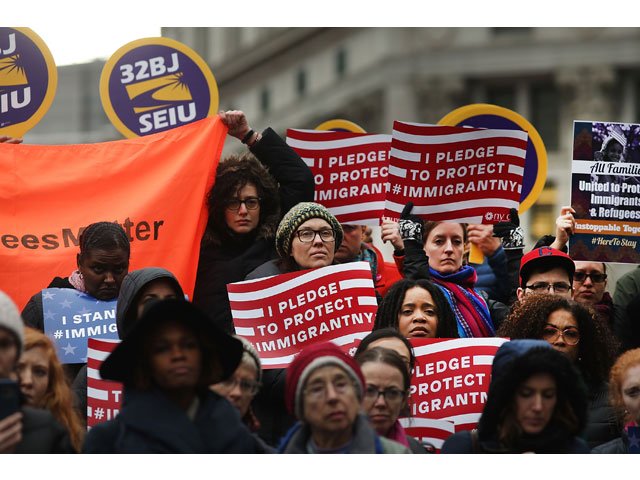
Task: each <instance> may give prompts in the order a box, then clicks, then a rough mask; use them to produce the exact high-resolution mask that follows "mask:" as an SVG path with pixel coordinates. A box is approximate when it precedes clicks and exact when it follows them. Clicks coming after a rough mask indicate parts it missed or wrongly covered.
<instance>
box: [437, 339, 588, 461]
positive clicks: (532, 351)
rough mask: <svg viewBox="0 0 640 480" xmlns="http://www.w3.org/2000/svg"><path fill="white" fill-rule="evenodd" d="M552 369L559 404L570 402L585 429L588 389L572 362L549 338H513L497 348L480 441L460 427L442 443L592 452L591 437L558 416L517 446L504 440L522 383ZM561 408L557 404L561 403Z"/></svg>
mask: <svg viewBox="0 0 640 480" xmlns="http://www.w3.org/2000/svg"><path fill="white" fill-rule="evenodd" d="M537 373H549V374H551V375H552V376H553V377H554V378H555V380H556V386H557V395H558V405H559V404H560V403H561V402H565V401H566V402H568V403H569V404H570V405H571V407H572V409H573V412H574V414H575V416H576V419H577V421H578V431H579V432H581V431H582V430H583V429H584V427H585V425H586V421H587V393H586V388H585V386H584V384H583V382H582V379H581V377H580V374H579V373H578V372H577V370H575V368H574V367H573V366H572V365H571V361H570V360H569V359H568V358H566V357H565V356H564V355H563V354H561V353H560V352H556V351H555V350H554V349H553V348H552V347H551V346H550V345H549V344H548V343H547V342H545V341H543V340H512V341H510V342H505V343H504V344H503V345H502V346H501V347H500V348H499V349H498V352H497V353H496V356H495V358H494V360H493V366H492V369H491V383H490V384H489V392H488V396H487V403H486V404H485V406H484V410H483V412H482V416H481V417H480V422H479V423H478V428H477V437H476V439H477V441H475V442H474V440H473V436H475V435H476V434H475V433H474V434H473V436H472V433H471V432H470V431H464V432H458V433H455V434H454V435H452V436H451V437H449V438H448V439H447V440H446V441H445V443H444V445H443V446H442V453H524V452H535V453H589V451H590V449H589V447H588V446H587V444H586V442H585V441H584V440H583V439H582V438H579V437H577V436H576V433H575V432H569V431H567V430H566V428H565V427H564V426H563V425H561V424H560V423H559V422H557V421H555V420H554V419H553V418H552V419H551V420H550V421H549V424H548V425H547V426H546V427H545V429H544V430H543V431H542V432H541V433H539V434H537V435H527V434H525V433H523V434H522V435H521V436H520V437H519V438H518V439H517V441H516V442H515V443H514V444H513V445H504V444H502V443H501V441H500V440H499V427H500V423H501V421H502V415H503V413H504V411H505V410H506V409H507V408H508V406H509V405H510V404H511V402H512V401H513V398H514V396H515V394H516V390H517V388H518V386H519V385H520V384H521V383H522V382H524V381H525V380H527V379H528V378H529V377H531V376H532V375H535V374H537ZM556 408H557V407H556Z"/></svg>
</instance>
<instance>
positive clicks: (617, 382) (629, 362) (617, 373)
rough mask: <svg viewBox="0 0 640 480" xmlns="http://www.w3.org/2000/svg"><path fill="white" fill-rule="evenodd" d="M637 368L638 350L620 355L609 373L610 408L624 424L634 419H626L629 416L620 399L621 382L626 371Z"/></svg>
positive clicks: (638, 360) (639, 363) (639, 361)
mask: <svg viewBox="0 0 640 480" xmlns="http://www.w3.org/2000/svg"><path fill="white" fill-rule="evenodd" d="M637 366H640V348H634V349H633V350H627V351H626V352H624V353H623V354H622V355H620V356H619V357H618V359H617V360H616V363H615V364H614V365H613V367H611V373H609V400H610V401H611V406H612V407H613V408H614V409H615V410H616V413H617V414H618V418H620V419H621V420H622V421H623V422H624V423H626V422H628V421H631V420H635V419H633V418H627V417H628V416H629V415H628V413H627V410H626V407H625V405H624V400H623V398H622V381H623V379H624V375H625V374H626V373H627V370H629V369H630V368H633V367H637Z"/></svg>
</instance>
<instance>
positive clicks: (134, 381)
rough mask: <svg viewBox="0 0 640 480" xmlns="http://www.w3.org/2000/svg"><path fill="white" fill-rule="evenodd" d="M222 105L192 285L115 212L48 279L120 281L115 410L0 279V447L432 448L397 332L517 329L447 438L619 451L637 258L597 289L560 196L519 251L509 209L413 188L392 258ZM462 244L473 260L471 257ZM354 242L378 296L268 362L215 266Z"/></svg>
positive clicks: (236, 272) (299, 264)
mask: <svg viewBox="0 0 640 480" xmlns="http://www.w3.org/2000/svg"><path fill="white" fill-rule="evenodd" d="M220 117H221V119H222V121H223V122H224V123H225V124H226V125H227V127H228V128H229V135H230V136H232V137H235V138H237V139H238V140H240V141H241V142H242V143H243V144H246V145H247V147H248V148H249V152H248V153H246V154H244V155H233V156H230V157H228V158H225V159H223V160H222V161H221V162H220V166H219V167H218V170H217V173H216V180H215V183H214V186H213V188H212V189H211V191H210V192H209V194H208V198H207V205H208V209H209V221H208V223H207V227H206V231H205V234H204V236H203V238H202V241H201V248H200V251H199V264H198V272H197V280H196V284H195V290H194V297H193V302H191V301H189V299H187V298H185V294H184V291H183V288H182V286H181V285H180V284H179V282H178V281H177V279H176V278H175V276H174V275H173V274H172V273H171V272H169V271H167V270H165V269H164V268H162V266H161V265H160V266H151V265H150V266H147V267H145V268H142V269H139V270H135V271H129V260H130V258H129V257H130V246H129V241H128V238H127V236H126V234H125V232H124V230H123V229H122V227H120V226H119V225H118V224H117V223H112V222H105V221H100V220H101V219H96V223H93V224H90V225H88V226H87V227H86V228H85V229H84V230H83V232H82V235H81V236H80V239H79V241H80V245H79V246H80V250H79V252H78V254H77V267H78V268H77V270H75V271H73V272H71V273H70V274H68V276H66V275H67V273H66V272H54V273H56V274H59V275H65V276H61V277H55V278H54V280H53V281H52V282H51V283H50V284H49V287H52V288H69V289H75V290H78V291H80V292H83V293H86V294H88V295H90V296H92V297H94V298H95V299H97V300H113V299H117V307H116V324H117V331H118V336H119V338H120V342H119V343H118V345H117V346H116V347H115V349H114V350H113V352H112V353H111V354H109V355H108V356H107V357H106V359H105V360H104V362H103V363H102V365H101V367H100V372H99V373H100V376H101V378H103V379H105V380H111V381H117V382H121V383H122V384H123V398H124V399H123V402H122V406H121V409H120V412H119V414H118V415H117V416H116V417H115V418H113V419H110V420H108V421H106V422H103V423H100V424H98V425H95V426H93V427H92V428H91V429H89V431H88V432H87V430H86V424H85V422H86V409H87V398H86V397H87V366H86V364H72V365H67V366H66V367H65V368H63V367H62V365H61V363H60V361H59V359H58V358H57V357H56V355H55V349H54V348H53V346H52V342H51V340H50V339H49V338H48V337H47V336H46V335H43V333H42V332H43V331H44V316H45V315H44V312H43V298H42V297H43V294H42V292H35V293H34V295H33V297H32V298H31V299H30V300H29V302H28V303H27V305H26V306H25V308H24V309H23V311H22V313H20V312H19V311H18V309H17V307H16V305H15V303H14V302H13V301H12V299H10V298H9V297H8V296H7V295H5V294H4V293H2V292H0V383H1V385H2V387H3V398H2V402H5V400H4V394H5V393H6V392H9V389H10V388H19V392H18V395H17V397H16V398H18V404H17V405H16V406H15V407H16V408H15V409H14V410H13V411H11V410H7V409H10V407H11V405H9V403H8V401H7V402H5V403H2V404H0V406H1V407H2V409H1V411H2V412H3V414H4V412H5V410H7V411H8V412H9V413H8V414H7V415H6V416H1V417H0V452H2V453H72V452H83V453H161V452H162V453H433V452H434V451H436V449H435V447H434V446H433V445H430V444H426V443H421V442H420V441H418V440H417V439H415V438H413V437H411V436H409V435H407V433H406V431H405V430H404V428H403V426H402V424H401V423H400V421H399V419H400V418H401V417H403V416H407V415H408V414H409V408H408V406H409V405H410V403H411V398H410V385H411V375H412V372H413V369H414V366H415V363H416V359H415V355H414V351H413V348H412V344H411V343H410V339H414V338H439V339H442V338H473V337H494V336H495V337H505V338H509V339H510V341H507V342H505V343H503V344H502V346H501V347H500V348H499V349H498V351H497V353H496V356H495V358H494V361H493V365H492V372H491V373H492V374H491V381H490V384H489V388H488V396H487V400H486V403H485V406H484V410H483V413H482V415H481V417H480V420H479V423H478V425H477V428H475V429H473V430H468V431H462V432H458V433H456V434H453V435H452V436H450V437H449V438H448V439H447V440H446V441H445V442H444V444H443V445H442V450H441V451H442V453H445V454H446V453H529V452H534V453H589V452H593V453H627V452H629V450H630V441H629V435H630V433H629V432H630V431H631V430H630V429H632V428H633V429H634V430H633V431H635V428H636V427H638V426H639V425H640V322H638V320H637V317H638V314H637V312H638V311H640V310H639V308H640V268H637V269H635V270H633V271H631V272H630V273H628V274H626V275H624V276H623V277H621V278H620V279H619V281H618V282H617V285H615V286H612V287H615V288H614V289H613V295H610V294H609V293H608V292H607V291H606V288H607V266H606V264H605V263H599V262H584V261H581V262H577V261H574V260H572V258H571V256H570V254H569V253H568V252H567V240H568V238H569V236H570V235H571V234H572V233H573V229H574V227H575V221H574V219H573V214H574V213H575V212H574V211H573V209H572V208H571V207H563V209H562V210H561V212H560V215H559V216H558V219H557V221H556V225H555V227H553V226H550V229H552V228H555V232H552V233H554V234H555V235H551V234H550V235H548V236H546V237H544V238H542V239H540V241H539V242H538V243H537V244H536V245H535V246H534V247H533V248H532V249H529V251H527V252H525V250H527V249H526V248H525V245H524V234H523V231H522V228H521V227H520V222H519V218H518V215H517V212H516V211H515V210H512V212H511V214H510V219H509V221H508V222H502V223H499V224H496V225H494V226H487V225H467V224H462V223H446V222H430V221H427V222H425V221H423V220H422V219H420V218H418V217H417V216H415V215H413V214H412V213H411V210H412V204H411V203H409V204H407V206H406V207H405V209H404V211H403V212H402V215H401V217H400V220H399V222H393V221H389V220H385V221H384V222H383V224H382V229H381V240H382V241H385V242H389V243H390V244H391V245H392V246H393V248H394V254H393V262H387V261H385V259H384V258H383V256H382V254H381V253H380V251H379V250H378V249H377V248H375V247H374V246H373V245H372V244H371V243H370V242H367V241H366V238H365V234H366V231H367V229H366V227H365V226H363V225H348V224H340V223H339V222H338V220H337V219H336V217H335V216H334V215H332V214H331V212H330V211H329V210H328V209H326V208H325V207H323V206H322V205H319V204H317V203H314V202H313V200H314V198H313V197H314V185H313V176H312V174H311V171H310V170H309V168H308V167H307V166H306V164H305V163H304V161H303V160H302V159H301V158H300V156H299V155H298V154H297V153H296V152H295V151H294V150H293V149H292V148H290V147H289V146H288V145H287V144H286V143H285V142H284V141H283V139H282V138H280V137H279V136H278V135H277V134H276V133H275V132H274V131H273V130H271V129H270V128H268V129H266V130H265V131H263V132H262V133H259V132H256V131H254V130H253V129H252V128H251V126H250V125H249V122H248V121H247V118H246V116H245V115H244V113H243V112H240V111H228V112H221V113H220ZM7 140H8V141H10V142H16V140H13V139H7ZM603 149H604V146H603ZM605 150H606V149H605ZM607 152H608V150H607ZM471 244H473V245H475V246H476V247H478V248H479V249H480V251H482V253H483V254H484V256H485V261H484V262H483V263H482V264H481V265H478V266H474V265H473V264H470V263H469V262H468V250H469V246H470V245H471ZM354 261H366V262H369V264H370V266H371V275H372V280H373V284H374V286H375V290H376V296H377V300H378V310H377V315H376V318H375V324H374V326H373V330H372V332H371V333H370V334H369V335H367V336H366V337H364V338H363V339H362V341H361V342H360V344H359V346H358V349H357V351H356V352H355V355H353V356H352V355H350V354H348V353H345V352H344V351H343V349H341V348H339V347H338V346H337V345H335V344H333V343H330V342H319V343H314V344H311V345H309V346H308V347H306V348H304V349H302V351H301V352H300V353H299V354H297V355H296V356H295V358H294V359H293V360H292V362H291V363H290V365H289V366H288V367H287V368H284V369H273V368H264V365H262V362H261V359H260V356H259V354H258V353H257V351H256V350H255V349H254V348H253V346H252V345H251V343H250V342H249V341H247V340H246V339H244V338H242V337H240V336H238V335H234V333H235V330H234V325H233V319H232V316H231V309H230V305H229V299H228V297H227V292H226V285H227V284H229V283H234V282H238V281H242V280H250V279H258V278H262V277H266V276H272V275H278V274H282V273H289V272H296V271H301V270H307V269H317V268H323V267H326V266H329V265H334V264H338V263H340V264H347V263H349V262H354ZM44 287H45V285H43V288H44ZM16 386H17V387H16ZM9 396H10V395H9V394H7V398H9Z"/></svg>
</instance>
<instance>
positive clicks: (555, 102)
mask: <svg viewBox="0 0 640 480" xmlns="http://www.w3.org/2000/svg"><path fill="white" fill-rule="evenodd" d="M530 98H531V118H530V119H529V120H530V121H531V123H532V124H533V126H534V127H536V130H538V133H539V134H540V136H541V137H542V141H543V142H544V145H545V147H546V148H547V149H549V150H557V149H558V146H559V134H558V130H559V129H560V107H559V105H560V97H559V94H558V90H557V89H556V88H555V87H554V86H553V85H551V84H547V85H534V86H532V88H531V95H530Z"/></svg>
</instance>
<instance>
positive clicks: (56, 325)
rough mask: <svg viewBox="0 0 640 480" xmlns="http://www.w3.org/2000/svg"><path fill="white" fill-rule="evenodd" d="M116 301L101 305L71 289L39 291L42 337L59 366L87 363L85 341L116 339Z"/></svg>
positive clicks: (101, 303) (101, 302)
mask: <svg viewBox="0 0 640 480" xmlns="http://www.w3.org/2000/svg"><path fill="white" fill-rule="evenodd" d="M116 303H117V301H116V300H110V301H108V302H107V301H103V300H98V299H96V298H93V297H92V296H91V295H87V294H86V293H82V292H79V291H78V290H75V289H73V288H46V289H44V290H42V311H43V312H44V333H45V334H46V335H47V336H48V337H49V338H50V339H51V340H52V341H53V343H54V345H55V346H56V352H57V354H58V358H59V359H60V362H62V363H86V361H87V339H89V338H101V339H105V338H107V339H115V340H117V339H118V329H117V326H116Z"/></svg>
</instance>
